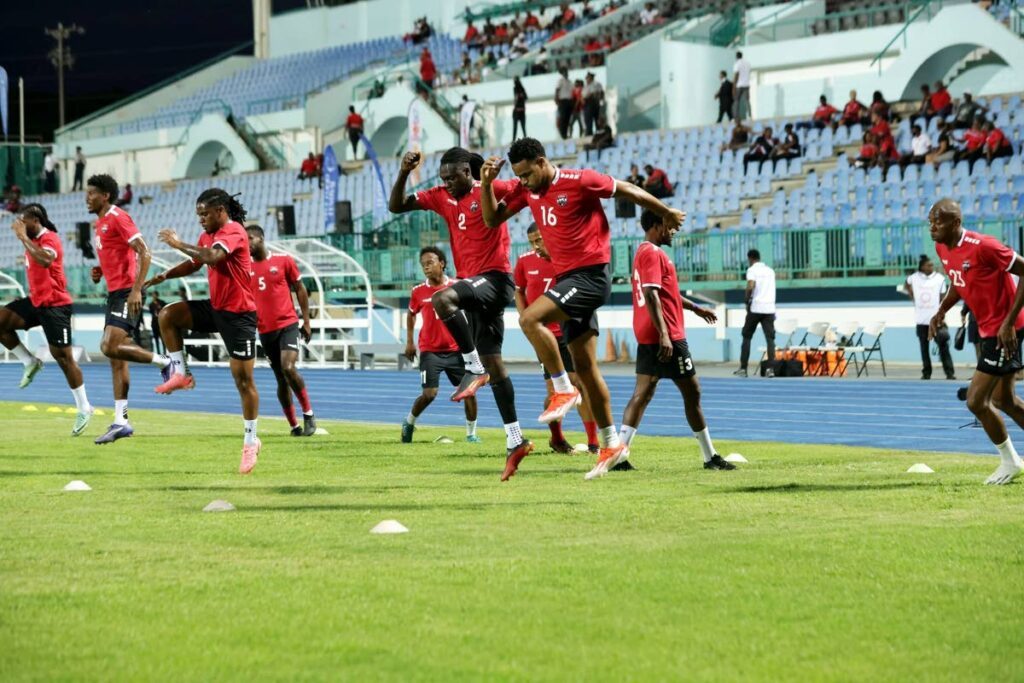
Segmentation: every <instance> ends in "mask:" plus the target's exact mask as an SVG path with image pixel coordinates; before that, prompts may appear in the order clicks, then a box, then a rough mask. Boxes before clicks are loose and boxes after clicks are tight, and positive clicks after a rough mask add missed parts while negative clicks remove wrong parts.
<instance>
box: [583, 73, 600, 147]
mask: <svg viewBox="0 0 1024 683" xmlns="http://www.w3.org/2000/svg"><path fill="white" fill-rule="evenodd" d="M603 106H604V87H602V86H601V84H600V83H599V82H598V81H597V79H596V78H594V74H593V72H588V73H587V75H586V85H585V86H584V87H583V120H584V121H585V122H586V124H587V135H592V134H593V132H594V122H595V121H597V120H598V118H599V117H600V116H601V108H602V107H603Z"/></svg>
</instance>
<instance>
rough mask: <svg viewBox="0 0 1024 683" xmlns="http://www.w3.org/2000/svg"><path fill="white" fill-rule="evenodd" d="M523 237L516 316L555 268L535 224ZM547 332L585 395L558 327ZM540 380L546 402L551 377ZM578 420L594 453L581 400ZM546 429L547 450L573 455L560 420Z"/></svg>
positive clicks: (590, 420)
mask: <svg viewBox="0 0 1024 683" xmlns="http://www.w3.org/2000/svg"><path fill="white" fill-rule="evenodd" d="M526 237H527V239H528V240H529V241H530V246H531V247H532V248H533V251H528V252H526V253H525V254H523V255H522V256H520V257H519V259H518V260H517V261H516V268H515V274H514V280H515V283H516V308H517V309H518V310H519V313H520V314H521V313H522V312H523V311H525V310H526V308H527V306H529V305H530V304H532V303H533V302H534V301H536V300H537V297H539V296H540V295H541V294H543V293H544V292H546V291H548V289H549V288H550V287H551V285H552V283H554V281H555V267H554V266H553V265H552V264H551V255H550V254H548V251H547V249H545V248H544V238H543V237H541V236H540V230H539V229H538V228H537V225H536V224H531V225H530V227H529V228H528V229H527V231H526ZM548 329H550V330H551V333H552V334H553V335H555V338H556V339H557V340H558V353H559V355H560V356H561V357H562V364H563V365H565V370H566V372H568V373H569V381H570V382H572V385H573V386H574V387H576V388H577V389H579V390H580V391H581V393H585V392H583V391H582V385H581V384H580V381H579V377H577V376H576V371H575V369H574V368H573V364H572V355H570V354H569V345H568V344H566V342H565V337H564V336H562V326H561V325H559V324H558V323H548ZM544 381H545V383H546V384H547V389H548V395H547V401H546V403H547V402H550V400H551V397H552V396H553V395H554V393H555V388H554V385H553V384H552V382H551V375H549V374H548V372H547V370H545V371H544ZM545 407H547V405H545ZM580 417H581V418H582V419H583V428H584V429H585V430H586V432H587V446H588V448H589V450H590V452H592V453H594V454H596V453H597V452H598V451H599V450H600V448H599V447H598V445H597V423H596V422H594V417H593V415H591V414H590V404H589V403H588V402H587V401H586V400H585V399H584V401H583V402H582V403H580ZM548 428H549V429H550V430H551V439H550V440H549V441H548V445H549V446H551V450H553V451H555V452H556V453H569V454H571V453H575V449H574V447H573V446H571V445H570V444H569V442H568V441H566V440H565V435H564V434H563V433H562V421H561V420H555V421H553V422H549V423H548Z"/></svg>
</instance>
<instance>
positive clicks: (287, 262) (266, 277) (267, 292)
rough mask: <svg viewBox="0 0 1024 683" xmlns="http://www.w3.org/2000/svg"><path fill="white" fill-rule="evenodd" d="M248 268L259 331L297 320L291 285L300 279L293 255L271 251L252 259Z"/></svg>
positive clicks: (276, 327) (278, 327)
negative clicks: (260, 257)
mask: <svg viewBox="0 0 1024 683" xmlns="http://www.w3.org/2000/svg"><path fill="white" fill-rule="evenodd" d="M249 272H250V275H251V277H252V293H253V296H254V298H255V299H256V319H257V321H258V322H257V326H258V327H259V331H260V334H267V333H268V332H274V331H275V330H280V329H282V328H284V327H288V326H289V325H294V324H295V323H297V322H299V316H298V315H296V314H295V306H294V305H293V304H292V285H294V284H295V283H296V282H298V281H299V269H298V267H296V265H295V259H293V258H292V257H291V256H288V255H287V254H270V255H268V256H267V258H265V259H263V260H262V261H257V260H255V259H253V261H252V269H251V270H250V271H249Z"/></svg>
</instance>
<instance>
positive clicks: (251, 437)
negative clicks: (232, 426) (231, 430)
mask: <svg viewBox="0 0 1024 683" xmlns="http://www.w3.org/2000/svg"><path fill="white" fill-rule="evenodd" d="M254 443H256V420H245V445H246V446H252V445H253V444H254Z"/></svg>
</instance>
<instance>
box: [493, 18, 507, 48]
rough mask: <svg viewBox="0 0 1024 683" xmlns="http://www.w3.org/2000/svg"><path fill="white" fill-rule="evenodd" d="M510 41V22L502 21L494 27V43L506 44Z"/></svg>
mask: <svg viewBox="0 0 1024 683" xmlns="http://www.w3.org/2000/svg"><path fill="white" fill-rule="evenodd" d="M507 42H508V24H507V23H501V24H498V27H497V28H496V29H494V44H495V45H504V44H505V43H507Z"/></svg>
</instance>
